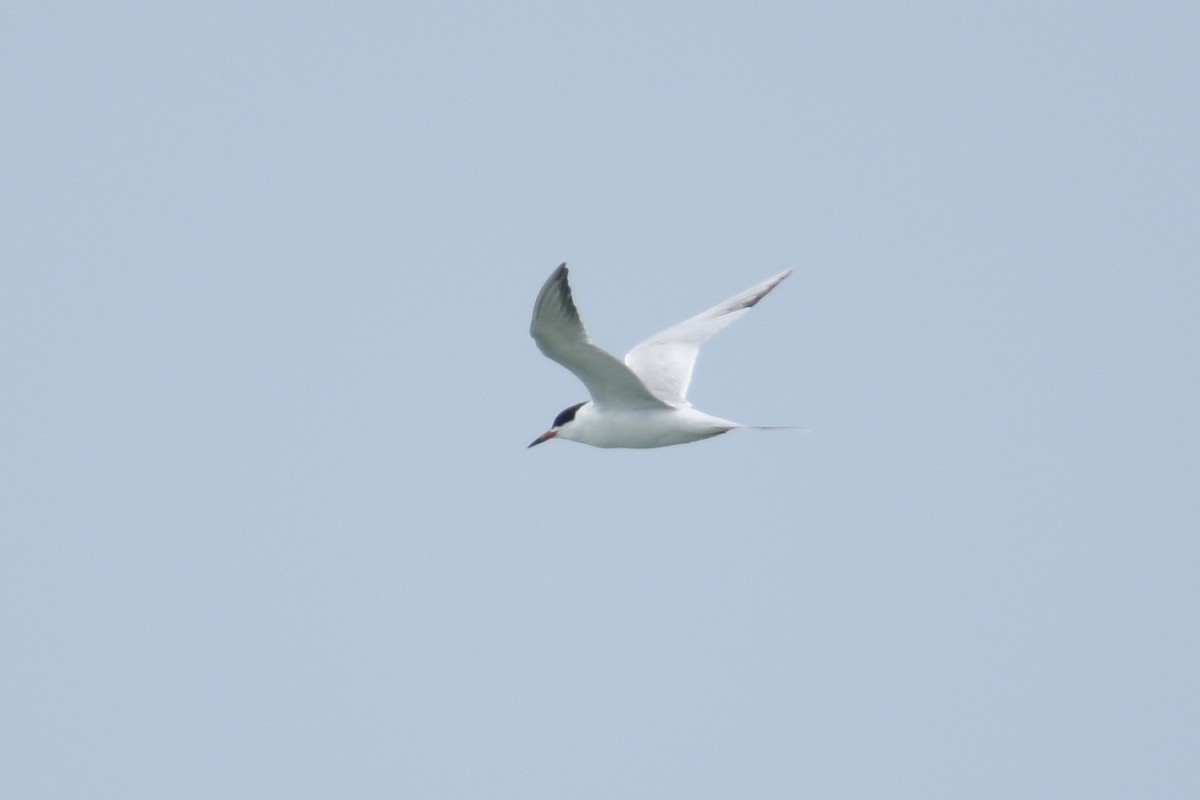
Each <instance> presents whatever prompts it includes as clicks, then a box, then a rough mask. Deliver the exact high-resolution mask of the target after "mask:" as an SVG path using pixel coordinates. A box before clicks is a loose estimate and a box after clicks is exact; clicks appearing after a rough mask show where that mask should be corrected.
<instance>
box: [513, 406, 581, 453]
mask: <svg viewBox="0 0 1200 800" xmlns="http://www.w3.org/2000/svg"><path fill="white" fill-rule="evenodd" d="M585 405H587V401H586V400H585V401H583V402H582V403H576V404H575V405H573V406H570V407H569V408H564V409H563V410H562V411H560V412H558V416H557V417H555V418H554V424H553V425H551V426H550V430H548V431H546V432H545V433H543V434H542V435H541V436H539V437H537V438H536V439H534V440H533V441H532V442H530V443H529V447H533V446H534V445H535V444H541V443H542V442H548V441H550V440H551V439H553V438H555V437H556V436H558V435H559V434H560V433H561V432H562V431H563V430H564V429H565V430H567V431H569V430H570V428H571V425H573V424H574V423H575V412H577V411H579V409H581V408H583V407H584V406H585ZM564 438H569V434H568V436H567V437H564ZM526 449H528V448H526Z"/></svg>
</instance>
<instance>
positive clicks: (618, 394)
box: [529, 264, 666, 408]
mask: <svg viewBox="0 0 1200 800" xmlns="http://www.w3.org/2000/svg"><path fill="white" fill-rule="evenodd" d="M529 335H530V336H532V337H533V341H534V342H536V343H537V346H538V349H539V350H541V351H542V352H543V353H545V354H546V357H547V358H549V359H550V360H552V361H557V362H558V363H559V364H562V365H563V366H564V367H566V368H567V369H569V370H571V372H573V373H575V377H577V378H579V380H581V381H583V385H584V386H586V387H587V390H588V393H589V394H590V395H591V396H592V402H593V403H595V404H596V406H597V407H601V408H662V407H664V406H666V403H664V402H663V401H662V400H660V399H658V398H657V397H655V396H654V395H653V394H651V393H650V390H649V389H647V388H646V386H645V384H643V383H642V381H641V380H640V379H639V378H638V376H637V375H634V374H633V371H632V370H631V369H630V368H629V367H627V366H625V365H624V364H622V363H621V361H620V359H618V358H617V357H616V356H613V355H611V354H609V353H607V352H605V351H604V350H601V349H600V348H599V347H597V346H596V345H594V344H592V340H591V339H590V338H589V337H588V334H587V330H586V329H585V328H584V327H583V320H581V319H580V318H579V310H578V309H576V308H575V301H574V300H573V299H572V298H571V285H570V284H569V283H568V282H567V265H566V264H560V265H559V267H558V269H556V270H554V272H553V273H552V274H551V275H550V278H549V279H548V280H547V281H546V285H545V286H543V287H542V290H541V291H540V292H538V296H537V300H536V301H535V302H534V304H533V322H532V323H530V325H529Z"/></svg>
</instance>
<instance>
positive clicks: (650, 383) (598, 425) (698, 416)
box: [529, 263, 792, 448]
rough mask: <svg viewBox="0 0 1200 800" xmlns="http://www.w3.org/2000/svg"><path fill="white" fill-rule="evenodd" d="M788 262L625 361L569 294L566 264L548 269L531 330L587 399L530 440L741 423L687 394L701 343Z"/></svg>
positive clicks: (684, 439)
mask: <svg viewBox="0 0 1200 800" xmlns="http://www.w3.org/2000/svg"><path fill="white" fill-rule="evenodd" d="M791 274H792V271H791V270H790V269H789V270H787V271H785V272H781V273H779V274H778V275H775V276H773V277H770V278H767V279H766V280H765V281H763V282H762V283H759V284H756V285H754V286H751V287H750V288H749V289H747V290H745V291H744V292H741V293H740V294H736V295H734V296H733V297H731V298H729V299H728V300H726V301H725V302H723V303H718V304H717V305H715V306H713V307H712V308H710V309H709V310H707V311H704V312H701V313H700V314H697V315H696V316H694V317H692V318H690V319H686V320H684V321H683V322H680V323H679V324H678V325H673V326H671V327H670V328H667V329H666V330H663V331H660V332H659V333H656V334H654V335H653V336H651V337H650V338H649V339H646V340H645V341H644V342H642V343H641V344H639V345H637V346H636V347H634V348H633V349H632V350H630V351H629V353H628V354H626V356H625V361H624V362H622V361H621V360H620V359H618V358H616V357H615V356H613V355H611V354H610V353H608V352H607V351H605V350H603V349H601V348H599V347H597V346H596V345H595V344H593V343H592V340H591V337H589V336H588V332H587V329H586V328H584V326H583V320H582V319H581V318H580V316H579V310H578V309H577V308H576V307H575V301H574V300H573V299H572V297H571V284H570V283H569V282H568V280H567V265H566V264H565V263H564V264H560V265H559V267H558V269H556V270H554V272H553V273H551V275H550V277H549V279H547V281H546V284H545V286H543V287H542V290H541V291H540V292H538V296H537V300H536V301H535V302H534V304H533V322H532V323H531V324H530V326H529V334H530V335H531V336H532V337H533V340H534V342H536V343H537V346H538V349H539V350H541V351H542V353H544V354H545V355H546V357H547V358H549V359H550V360H552V361H557V362H558V363H559V364H562V365H563V366H564V367H566V368H567V369H569V370H570V371H571V372H573V373H575V377H577V378H579V380H581V381H583V385H584V386H586V387H587V390H588V393H589V394H590V395H591V396H592V399H591V400H585V401H584V402H582V403H576V404H575V405H573V406H571V407H569V408H566V409H564V410H563V411H562V412H561V413H560V414H559V415H558V416H557V417H555V418H554V424H553V425H551V426H550V430H548V431H546V432H545V433H543V434H542V435H541V436H539V437H537V438H536V439H534V440H533V442H532V443H530V445H529V446H530V447H533V446H534V445H538V444H541V443H542V442H547V441H549V440H551V439H567V440H568V441H572V442H581V443H583V444H590V445H592V446H593V447H630V448H646V447H666V446H668V445H674V444H686V443H688V442H697V441H700V440H701V439H708V438H710V437H713V436H718V435H720V434H722V433H725V432H727V431H731V430H734V429H736V428H753V427H758V426H753V425H742V424H740V423H737V422H730V421H729V420H727V419H721V418H720V417H714V416H712V415H710V414H705V413H704V412H703V411H699V410H697V409H695V408H693V407H692V404H691V403H689V402H688V401H687V391H688V385H689V384H690V383H691V381H692V368H693V367H694V366H695V364H696V356H697V355H698V354H699V352H700V345H701V344H703V343H704V342H706V341H707V340H708V339H709V338H711V337H712V336H713V335H714V334H716V333H717V332H718V331H720V330H721V329H723V328H724V327H725V326H727V325H728V324H729V323H731V322H733V321H734V320H735V319H737V318H738V317H740V316H742V315H743V314H745V313H746V312H747V311H749V310H750V309H751V308H753V307H754V305H755V304H757V303H758V301H759V300H762V299H763V298H764V297H766V296H767V293H768V292H770V291H771V290H772V289H774V288H775V287H776V286H778V285H779V284H780V282H781V281H782V280H783V279H784V278H786V277H787V276H788V275H791Z"/></svg>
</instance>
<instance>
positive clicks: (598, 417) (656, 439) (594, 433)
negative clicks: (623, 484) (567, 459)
mask: <svg viewBox="0 0 1200 800" xmlns="http://www.w3.org/2000/svg"><path fill="white" fill-rule="evenodd" d="M572 423H573V424H571V425H567V426H564V427H563V428H562V429H560V430H559V432H558V433H557V434H555V437H557V438H559V439H567V440H569V441H573V442H582V443H583V444H590V445H592V446H593V447H632V448H637V447H666V446H667V445H672V444H687V443H688V442H698V441H700V440H701V439H708V438H711V437H713V436H718V435H720V434H722V433H725V432H726V431H730V430H733V429H734V428H740V427H742V426H741V425H739V424H737V423H736V422H730V421H729V420H726V419H720V418H719V417H714V416H711V415H709V414H705V413H704V412H703V411H698V410H697V409H695V408H692V407H691V406H682V407H680V408H651V409H640V408H638V409H611V410H607V411H602V410H599V409H597V408H596V406H595V404H593V403H584V404H583V405H582V406H580V408H579V410H578V411H576V412H575V418H574V419H573V420H572Z"/></svg>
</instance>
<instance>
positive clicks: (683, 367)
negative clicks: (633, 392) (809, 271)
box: [625, 269, 792, 405]
mask: <svg viewBox="0 0 1200 800" xmlns="http://www.w3.org/2000/svg"><path fill="white" fill-rule="evenodd" d="M791 274H792V271H791V270H790V269H789V270H787V271H786V272H781V273H779V274H778V275H775V276H773V277H770V278H767V279H766V280H765V281H763V282H762V283H760V284H757V285H755V286H751V287H750V288H749V289H747V290H746V291H744V292H742V293H741V294H737V295H734V296H733V297H731V298H729V299H728V300H726V301H725V302H723V303H719V304H717V305H715V306H713V307H712V308H710V309H709V310H707V311H704V312H702V313H700V314H697V315H696V316H694V317H692V318H691V319H687V320H684V321H683V322H680V323H679V324H678V325H672V326H671V327H670V328H667V329H666V330H664V331H659V332H658V333H656V334H654V335H653V336H651V337H650V338H649V339H646V340H645V341H644V342H642V343H641V344H639V345H638V346H637V347H635V348H633V349H632V350H630V351H629V353H628V355H626V356H625V363H626V364H627V365H628V366H629V368H630V369H632V370H633V371H634V373H636V374H637V376H638V377H639V378H641V379H642V383H644V384H645V385H646V388H647V389H649V390H650V391H651V392H652V393H653V394H654V396H655V397H658V398H659V399H660V400H662V401H663V402H665V403H668V404H670V405H680V404H686V403H687V399H686V398H687V392H688V386H689V385H691V382H692V368H693V367H694V366H695V365H696V356H697V355H699V353H700V345H701V344H703V343H704V342H706V341H708V340H709V339H710V338H712V337H713V336H714V335H715V334H716V333H718V332H719V331H720V330H721V329H722V328H724V327H725V326H726V325H728V324H729V323H731V322H733V321H734V320H735V319H737V318H738V317H740V316H742V315H743V314H745V313H746V312H747V311H749V310H750V309H751V308H753V307H754V305H755V304H756V303H757V302H758V301H759V300H762V299H763V298H764V297H766V296H767V293H768V292H770V291H771V290H772V289H774V288H775V287H776V286H778V285H779V283H780V281H782V280H783V279H784V278H786V277H787V276H788V275H791Z"/></svg>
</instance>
